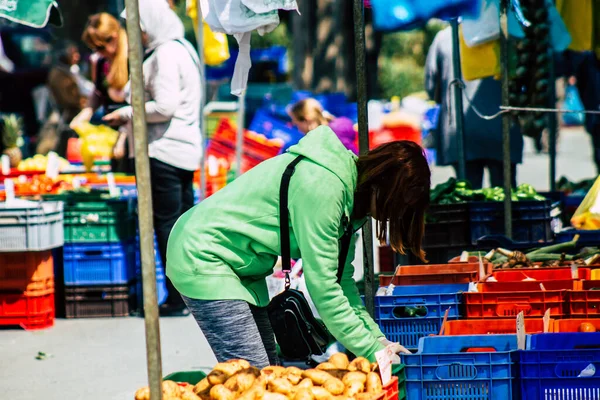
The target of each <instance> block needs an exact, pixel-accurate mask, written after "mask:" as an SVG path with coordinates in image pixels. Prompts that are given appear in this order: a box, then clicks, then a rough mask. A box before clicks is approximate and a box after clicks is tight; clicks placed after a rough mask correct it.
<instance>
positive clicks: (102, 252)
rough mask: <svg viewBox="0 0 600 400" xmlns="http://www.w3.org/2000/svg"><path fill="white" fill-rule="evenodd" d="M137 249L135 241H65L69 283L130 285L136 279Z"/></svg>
mask: <svg viewBox="0 0 600 400" xmlns="http://www.w3.org/2000/svg"><path fill="white" fill-rule="evenodd" d="M134 251H135V249H134V245H133V243H132V242H131V243H77V244H65V246H64V249H63V265H64V282H65V285H70V286H94V285H121V284H127V283H128V282H130V281H132V280H133V279H134V278H135V272H134V268H135V265H134Z"/></svg>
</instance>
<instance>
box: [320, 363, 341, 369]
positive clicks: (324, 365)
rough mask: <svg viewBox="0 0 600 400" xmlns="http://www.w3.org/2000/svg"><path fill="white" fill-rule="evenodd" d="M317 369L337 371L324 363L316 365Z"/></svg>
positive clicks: (334, 367) (331, 365)
mask: <svg viewBox="0 0 600 400" xmlns="http://www.w3.org/2000/svg"><path fill="white" fill-rule="evenodd" d="M317 369H320V370H328V369H337V367H336V366H335V365H333V364H332V363H330V362H324V363H321V364H319V365H317Z"/></svg>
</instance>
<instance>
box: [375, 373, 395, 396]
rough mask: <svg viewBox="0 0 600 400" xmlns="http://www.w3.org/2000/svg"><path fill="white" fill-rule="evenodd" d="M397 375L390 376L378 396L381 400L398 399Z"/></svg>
mask: <svg viewBox="0 0 600 400" xmlns="http://www.w3.org/2000/svg"><path fill="white" fill-rule="evenodd" d="M398 391H399V390H398V377H397V376H392V380H390V381H389V382H388V384H387V385H385V386H384V387H383V394H382V395H381V396H379V397H378V399H381V400H397V399H398Z"/></svg>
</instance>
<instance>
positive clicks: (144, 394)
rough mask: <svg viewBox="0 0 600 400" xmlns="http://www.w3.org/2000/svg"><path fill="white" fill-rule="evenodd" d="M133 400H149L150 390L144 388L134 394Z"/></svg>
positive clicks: (146, 387)
mask: <svg viewBox="0 0 600 400" xmlns="http://www.w3.org/2000/svg"><path fill="white" fill-rule="evenodd" d="M135 400H150V388H149V387H148V386H144V387H143V388H139V389H138V390H137V392H135Z"/></svg>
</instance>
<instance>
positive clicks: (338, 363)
mask: <svg viewBox="0 0 600 400" xmlns="http://www.w3.org/2000/svg"><path fill="white" fill-rule="evenodd" d="M329 362H330V363H331V364H333V365H335V367H336V368H337V369H348V365H350V361H348V356H347V355H346V354H344V353H335V354H334V355H332V356H331V357H329Z"/></svg>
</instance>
